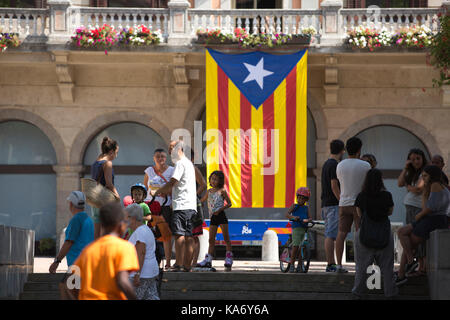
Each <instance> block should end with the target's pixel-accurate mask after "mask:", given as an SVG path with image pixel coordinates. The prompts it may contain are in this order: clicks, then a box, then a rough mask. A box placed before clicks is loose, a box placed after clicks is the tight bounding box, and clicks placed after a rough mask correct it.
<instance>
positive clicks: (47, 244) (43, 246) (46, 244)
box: [39, 238, 56, 253]
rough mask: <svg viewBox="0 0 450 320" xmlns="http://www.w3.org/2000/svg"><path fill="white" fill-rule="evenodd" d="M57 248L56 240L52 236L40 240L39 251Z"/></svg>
mask: <svg viewBox="0 0 450 320" xmlns="http://www.w3.org/2000/svg"><path fill="white" fill-rule="evenodd" d="M55 248H56V241H55V239H52V238H43V239H41V240H39V251H41V253H43V252H47V251H50V250H53V249H55Z"/></svg>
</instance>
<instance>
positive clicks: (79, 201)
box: [67, 191, 86, 209]
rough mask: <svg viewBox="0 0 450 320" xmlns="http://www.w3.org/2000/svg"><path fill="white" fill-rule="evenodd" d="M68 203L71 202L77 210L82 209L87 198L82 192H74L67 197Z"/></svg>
mask: <svg viewBox="0 0 450 320" xmlns="http://www.w3.org/2000/svg"><path fill="white" fill-rule="evenodd" d="M67 201H70V202H71V203H72V204H73V205H74V206H75V207H76V208H78V209H82V208H84V204H85V202H86V197H85V196H84V193H83V192H81V191H72V192H71V193H70V195H69V196H68V197H67Z"/></svg>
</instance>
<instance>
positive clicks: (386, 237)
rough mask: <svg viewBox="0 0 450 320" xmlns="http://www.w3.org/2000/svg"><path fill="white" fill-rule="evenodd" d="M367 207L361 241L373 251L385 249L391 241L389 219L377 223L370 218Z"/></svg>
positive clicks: (362, 220) (362, 221) (363, 218)
mask: <svg viewBox="0 0 450 320" xmlns="http://www.w3.org/2000/svg"><path fill="white" fill-rule="evenodd" d="M366 208H367V198H366V206H365V208H364V211H363V212H362V217H361V226H360V229H359V241H361V243H362V244H363V245H364V246H366V247H368V248H372V249H384V248H386V247H387V246H388V244H389V241H390V239H391V223H390V221H389V219H384V220H383V221H375V220H373V219H371V218H370V217H369V215H368V214H367V212H366Z"/></svg>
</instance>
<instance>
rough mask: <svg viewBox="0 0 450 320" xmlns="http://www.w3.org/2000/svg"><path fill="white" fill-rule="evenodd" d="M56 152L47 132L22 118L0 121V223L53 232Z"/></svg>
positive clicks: (39, 234)
mask: <svg viewBox="0 0 450 320" xmlns="http://www.w3.org/2000/svg"><path fill="white" fill-rule="evenodd" d="M54 164H56V154H55V151H54V149H53V146H52V145H51V143H50V141H49V139H48V138H47V136H46V135H45V134H44V133H43V132H42V131H41V130H40V129H39V128H37V127H36V126H34V125H31V124H29V123H26V122H22V121H8V122H3V123H0V194H1V195H2V199H3V200H2V201H1V202H0V224H4V225H7V226H13V227H18V228H25V229H32V230H34V231H35V232H36V240H40V239H42V238H55V236H56V174H55V173H54V172H53V169H52V165H54Z"/></svg>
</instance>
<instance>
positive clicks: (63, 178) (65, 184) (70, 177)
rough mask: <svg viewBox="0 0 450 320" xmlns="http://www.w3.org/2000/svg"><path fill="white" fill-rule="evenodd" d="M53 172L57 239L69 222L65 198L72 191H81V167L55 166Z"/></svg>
mask: <svg viewBox="0 0 450 320" xmlns="http://www.w3.org/2000/svg"><path fill="white" fill-rule="evenodd" d="M53 170H54V171H55V172H56V239H59V235H60V233H61V231H62V230H63V229H64V228H65V227H67V224H68V223H69V220H70V212H69V207H68V205H67V197H68V196H69V194H70V193H71V192H72V191H74V190H80V189H81V186H80V175H81V172H82V170H83V166H81V165H78V166H69V165H67V166H65V165H55V166H53ZM58 249H59V248H58Z"/></svg>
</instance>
